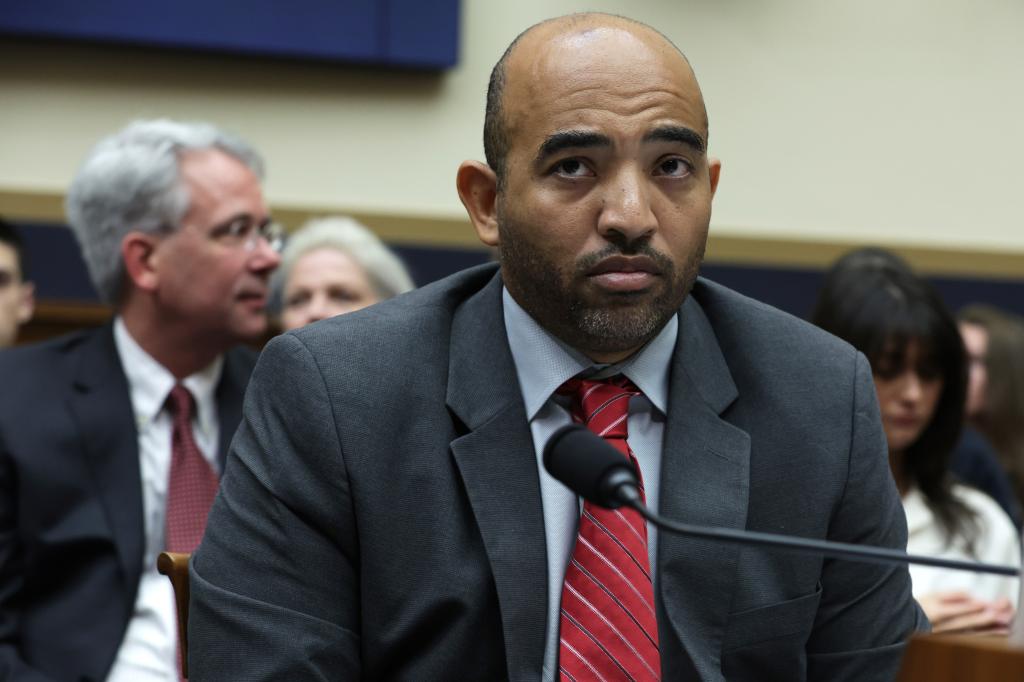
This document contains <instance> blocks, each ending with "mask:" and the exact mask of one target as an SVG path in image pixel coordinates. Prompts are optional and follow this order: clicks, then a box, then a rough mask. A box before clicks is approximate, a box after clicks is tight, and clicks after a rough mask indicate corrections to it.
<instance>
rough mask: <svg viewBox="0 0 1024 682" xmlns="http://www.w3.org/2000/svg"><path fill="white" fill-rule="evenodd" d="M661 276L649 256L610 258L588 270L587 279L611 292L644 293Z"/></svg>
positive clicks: (659, 270)
mask: <svg viewBox="0 0 1024 682" xmlns="http://www.w3.org/2000/svg"><path fill="white" fill-rule="evenodd" d="M660 276H661V269H660V268H659V267H658V265H657V263H655V262H654V260H653V259H652V258H649V257H648V256H610V257H608V258H605V259H604V260H602V261H601V262H599V263H597V264H596V265H595V266H594V267H592V268H590V269H589V270H587V279H588V280H589V281H590V282H592V283H594V284H596V285H597V286H598V287H600V288H602V289H605V290H607V291H611V292H623V293H625V292H634V291H642V290H644V289H646V288H648V287H650V286H651V285H652V284H653V283H654V281H655V279H657V278H658V277H660Z"/></svg>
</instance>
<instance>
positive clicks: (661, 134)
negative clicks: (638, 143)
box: [644, 126, 707, 154]
mask: <svg viewBox="0 0 1024 682" xmlns="http://www.w3.org/2000/svg"><path fill="white" fill-rule="evenodd" d="M644 142H678V143H680V144H685V145H686V146H687V147H690V148H691V149H693V150H694V151H696V152H698V153H700V154H703V153H704V152H705V151H706V149H707V148H706V146H705V144H704V138H703V137H701V135H700V133H698V132H697V131H695V130H691V129H690V128H684V127H683V126H662V127H660V128H655V129H654V130H652V131H651V132H649V133H647V134H646V135H644Z"/></svg>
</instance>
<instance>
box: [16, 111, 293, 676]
mask: <svg viewBox="0 0 1024 682" xmlns="http://www.w3.org/2000/svg"><path fill="white" fill-rule="evenodd" d="M262 171H263V162H262V160H261V158H260V156H259V154H258V153H257V152H256V150H255V149H253V148H252V147H251V146H249V145H248V144H247V143H246V142H244V141H242V140H241V139H239V138H236V137H234V136H231V135H228V134H226V133H224V132H223V131H220V130H218V129H217V128H215V127H214V126H212V125H209V124H206V123H181V122H177V121H171V120H166V119H163V120H145V121H135V122H133V123H131V124H130V125H128V126H127V127H125V128H124V129H122V130H120V131H118V132H117V133H115V134H113V135H111V136H109V137H107V138H105V139H103V140H101V141H100V142H99V143H98V144H97V145H95V147H94V148H93V149H92V151H91V152H90V153H89V155H88V156H87V158H86V159H85V161H84V163H83V164H82V166H81V168H80V169H79V171H78V173H77V174H76V176H75V178H74V180H73V181H72V182H71V186H70V187H69V189H68V194H67V202H66V208H67V214H68V222H69V224H70V225H71V229H72V231H73V232H74V234H75V237H76V239H77V241H78V243H79V246H80V247H81V250H82V254H83V256H84V259H85V262H86V265H87V266H88V269H89V274H90V276H91V279H92V282H93V285H94V286H95V288H96V290H97V291H98V292H99V294H100V295H101V297H102V298H103V299H104V301H105V302H107V303H109V304H110V305H112V306H113V308H114V312H115V315H114V319H113V320H112V321H111V322H110V323H109V324H106V325H104V326H102V327H98V328H95V329H90V330H87V331H82V332H76V333H73V334H69V335H67V336H63V337H59V338H55V339H52V340H49V341H46V342H43V343H39V344H33V345H27V346H20V347H18V348H13V349H10V350H7V351H4V352H3V353H0V377H3V389H2V390H0V678H2V679H5V680H7V679H14V680H43V679H46V680H51V679H52V680H85V679H89V680H106V682H178V680H179V673H178V655H177V648H178V636H177V622H176V621H177V617H176V616H177V613H176V609H175V604H174V595H173V591H172V589H171V585H170V583H169V582H168V581H167V579H166V578H164V577H163V576H161V575H160V574H158V573H157V570H156V558H157V556H158V555H159V553H160V552H161V551H163V550H169V551H172V552H191V551H192V550H193V549H194V548H195V546H196V545H197V544H198V542H199V538H200V537H201V536H202V533H203V529H204V527H205V523H206V514H207V512H208V510H209V505H210V504H211V503H212V501H213V496H214V495H215V493H216V490H217V486H218V481H219V475H220V473H221V471H222V470H223V465H224V459H225V457H226V455H227V446H228V443H229V442H230V439H231V437H232V435H233V434H234V432H235V429H236V427H237V426H238V422H239V420H240V418H241V412H242V398H243V396H244V393H245V388H246V385H247V384H248V381H249V375H250V373H251V371H252V368H253V366H254V364H255V362H256V355H255V353H254V352H253V351H252V350H251V349H249V348H247V347H245V346H244V345H240V344H245V343H250V342H255V341H258V340H259V339H261V338H262V337H263V335H264V334H265V331H266V328H267V314H266V310H265V308H266V302H267V297H268V290H269V286H268V282H269V279H270V273H271V271H273V269H274V268H275V267H276V266H277V264H278V262H279V259H280V257H279V255H278V253H277V248H278V247H279V246H280V233H279V231H278V229H277V227H276V226H275V225H274V223H272V222H271V220H270V216H269V212H268V208H267V204H266V202H265V200H264V198H263V192H262V189H261V178H262Z"/></svg>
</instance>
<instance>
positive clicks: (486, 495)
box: [447, 276, 547, 680]
mask: <svg viewBox="0 0 1024 682" xmlns="http://www.w3.org/2000/svg"><path fill="white" fill-rule="evenodd" d="M450 353H451V355H450V360H449V376H448V395H447V402H448V406H449V408H450V409H451V410H452V412H453V413H454V414H455V415H456V416H457V417H458V419H459V420H461V421H462V423H463V424H464V425H465V426H466V428H467V429H468V433H466V434H465V435H463V436H460V437H459V438H456V439H455V440H454V441H452V444H451V447H452V453H453V455H454V457H455V461H456V464H457V466H458V468H459V472H460V474H461V475H462V479H463V483H464V485H465V487H466V493H467V496H468V498H469V502H470V505H471V506H472V509H473V514H474V516H475V518H476V522H477V525H478V526H479V528H480V533H481V535H482V536H483V542H484V547H485V549H486V551H487V558H488V560H489V561H490V566H491V571H492V573H493V574H494V583H495V587H496V589H497V593H498V603H499V607H500V610H501V620H502V626H503V629H504V637H505V653H506V660H507V661H508V671H509V677H510V679H512V680H527V679H529V680H536V679H539V677H540V675H541V667H542V664H543V653H544V635H545V624H546V617H547V589H546V585H547V552H546V549H545V543H544V517H543V511H542V508H541V497H540V480H539V476H538V473H537V460H536V456H535V453H534V445H533V437H532V435H531V433H530V429H529V425H528V424H527V420H526V412H525V408H524V407H523V401H522V396H521V395H520V392H519V382H518V380H517V378H516V372H515V367H514V365H513V361H512V356H511V353H510V351H509V349H508V340H507V337H506V335H505V323H504V319H503V316H502V305H501V279H500V278H499V277H498V276H495V277H494V278H493V279H492V280H491V282H490V283H489V284H488V285H487V286H486V287H485V288H484V289H482V290H481V291H480V292H479V293H478V294H476V295H474V296H473V297H472V298H470V299H468V300H467V301H466V302H465V303H464V304H463V305H462V306H461V307H460V308H459V309H458V310H457V311H456V313H455V317H454V320H453V322H452V339H451V351H450Z"/></svg>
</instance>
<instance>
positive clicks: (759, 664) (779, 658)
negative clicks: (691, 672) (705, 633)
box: [722, 583, 821, 682]
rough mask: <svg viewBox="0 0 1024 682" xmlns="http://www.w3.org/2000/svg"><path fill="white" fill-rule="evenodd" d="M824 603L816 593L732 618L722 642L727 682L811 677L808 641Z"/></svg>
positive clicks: (792, 681) (787, 681)
mask: <svg viewBox="0 0 1024 682" xmlns="http://www.w3.org/2000/svg"><path fill="white" fill-rule="evenodd" d="M820 600H821V584H820V583H819V584H818V585H817V586H816V587H815V590H814V592H812V593H810V594H805V595H803V596H800V597H797V598H796V599H789V600H787V601H784V602H780V603H778V604H770V605H768V606H761V607H758V608H756V609H750V610H749V611H742V612H740V613H734V614H731V615H730V616H729V623H728V625H726V631H725V638H724V640H723V643H722V673H723V674H724V675H725V678H726V679H727V680H730V681H731V682H739V681H741V680H744V681H745V680H751V681H753V680H757V681H758V682H769V681H772V680H779V681H780V682H782V681H785V682H795V681H797V680H803V679H805V678H806V676H807V653H806V645H807V639H808V637H809V636H810V634H811V628H812V627H813V626H814V617H815V614H816V613H817V612H818V602H819V601H820Z"/></svg>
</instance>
